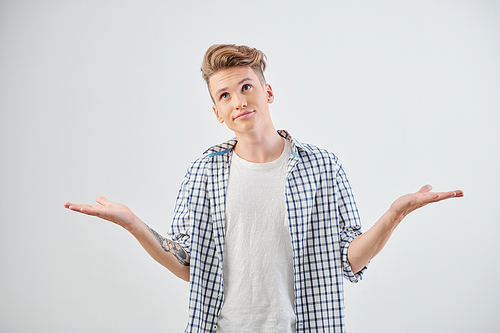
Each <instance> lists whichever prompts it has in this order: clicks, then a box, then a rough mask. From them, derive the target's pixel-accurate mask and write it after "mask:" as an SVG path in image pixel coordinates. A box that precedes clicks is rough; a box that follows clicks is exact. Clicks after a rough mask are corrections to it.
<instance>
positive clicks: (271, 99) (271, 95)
mask: <svg viewBox="0 0 500 333" xmlns="http://www.w3.org/2000/svg"><path fill="white" fill-rule="evenodd" d="M266 95H267V103H269V104H271V103H272V102H274V92H273V88H271V85H269V84H266Z"/></svg>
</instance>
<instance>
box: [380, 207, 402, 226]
mask: <svg viewBox="0 0 500 333" xmlns="http://www.w3.org/2000/svg"><path fill="white" fill-rule="evenodd" d="M385 215H386V218H387V221H388V222H389V223H390V224H391V226H392V227H393V228H396V227H397V226H398V225H399V223H400V222H401V221H403V219H404V217H405V215H404V214H402V213H400V212H398V211H396V210H395V209H394V208H393V207H391V208H389V210H388V211H387V212H386V213H385Z"/></svg>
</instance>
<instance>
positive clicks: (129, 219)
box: [64, 197, 139, 231]
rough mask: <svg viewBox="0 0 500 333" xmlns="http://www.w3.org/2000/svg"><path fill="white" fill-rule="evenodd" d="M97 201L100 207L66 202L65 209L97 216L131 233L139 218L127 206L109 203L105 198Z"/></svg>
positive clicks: (98, 198)
mask: <svg viewBox="0 0 500 333" xmlns="http://www.w3.org/2000/svg"><path fill="white" fill-rule="evenodd" d="M95 201H96V202H97V203H98V204H99V205H85V204H72V203H69V202H66V203H65V204H64V207H65V208H68V209H70V210H73V211H75V212H79V213H83V214H87V215H91V216H97V217H99V218H101V219H104V220H108V221H111V222H113V223H116V224H118V225H119V226H122V227H123V228H125V229H127V230H129V231H131V228H132V227H133V226H134V225H135V224H136V223H137V220H139V218H138V217H137V216H136V215H135V214H134V213H132V211H131V210H130V209H129V208H128V207H127V206H125V205H122V204H119V203H115V202H111V201H108V200H107V199H106V198H104V197H97V198H96V199H95Z"/></svg>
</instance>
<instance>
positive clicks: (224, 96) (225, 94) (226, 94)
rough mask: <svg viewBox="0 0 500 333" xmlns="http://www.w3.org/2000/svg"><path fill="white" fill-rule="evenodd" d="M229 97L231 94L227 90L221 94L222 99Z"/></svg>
mask: <svg viewBox="0 0 500 333" xmlns="http://www.w3.org/2000/svg"><path fill="white" fill-rule="evenodd" d="M228 97H229V94H228V93H227V92H225V93H223V94H221V95H220V99H226V98H228Z"/></svg>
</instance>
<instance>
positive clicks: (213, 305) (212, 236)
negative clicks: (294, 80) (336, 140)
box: [169, 131, 366, 332]
mask: <svg viewBox="0 0 500 333" xmlns="http://www.w3.org/2000/svg"><path fill="white" fill-rule="evenodd" d="M278 133H279V134H280V135H281V136H282V137H283V138H285V139H287V140H290V141H291V143H292V145H291V146H292V154H291V156H290V159H289V161H288V168H287V179H286V188H285V195H286V207H287V217H288V224H289V227H290V234H291V238H292V247H293V267H294V285H295V314H296V317H297V323H296V331H297V332H345V320H344V287H343V279H342V276H344V277H345V278H347V279H348V280H349V281H351V282H357V281H359V280H360V279H361V276H362V273H363V271H364V270H365V269H366V267H365V268H363V270H362V271H361V272H360V273H358V274H354V273H353V272H352V270H351V267H350V265H349V262H348V261H347V248H348V247H349V244H350V243H351V241H352V240H353V239H354V238H355V237H356V236H358V235H360V234H361V230H360V229H361V224H360V219H359V215H358V210H357V208H356V203H355V201H354V197H353V195H352V192H351V187H350V185H349V182H348V180H347V177H346V174H345V173H344V170H343V169H342V166H341V165H340V164H339V162H338V160H337V157H336V156H335V155H333V154H332V153H330V152H328V151H326V150H323V149H319V148H317V147H315V146H312V145H308V144H301V143H299V142H298V141H296V140H294V139H293V138H292V137H291V136H290V134H288V132H286V131H278ZM235 144H236V139H232V140H229V141H227V142H225V143H222V144H220V145H217V146H214V147H211V148H209V149H208V150H207V151H206V152H205V153H204V155H203V156H202V157H201V158H199V159H197V160H196V161H194V162H193V163H192V164H191V166H190V168H189V169H188V171H187V173H186V176H185V177H184V180H183V182H182V185H181V189H180V191H179V194H178V197H177V201H176V207H175V211H174V219H173V223H172V227H171V229H170V231H169V237H170V239H172V240H173V241H175V242H177V243H178V244H180V245H181V246H182V247H183V248H184V249H185V250H186V251H187V252H188V253H189V254H190V263H191V267H190V270H191V272H190V281H191V282H190V300H189V322H188V325H187V328H186V331H185V332H215V331H216V330H217V318H218V315H219V313H220V310H221V308H222V304H223V302H224V280H223V273H222V272H223V269H222V265H223V263H224V241H225V237H224V235H225V231H224V226H225V198H226V197H225V195H226V189H227V183H228V176H229V166H230V161H231V153H232V149H233V147H234V145H235Z"/></svg>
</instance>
